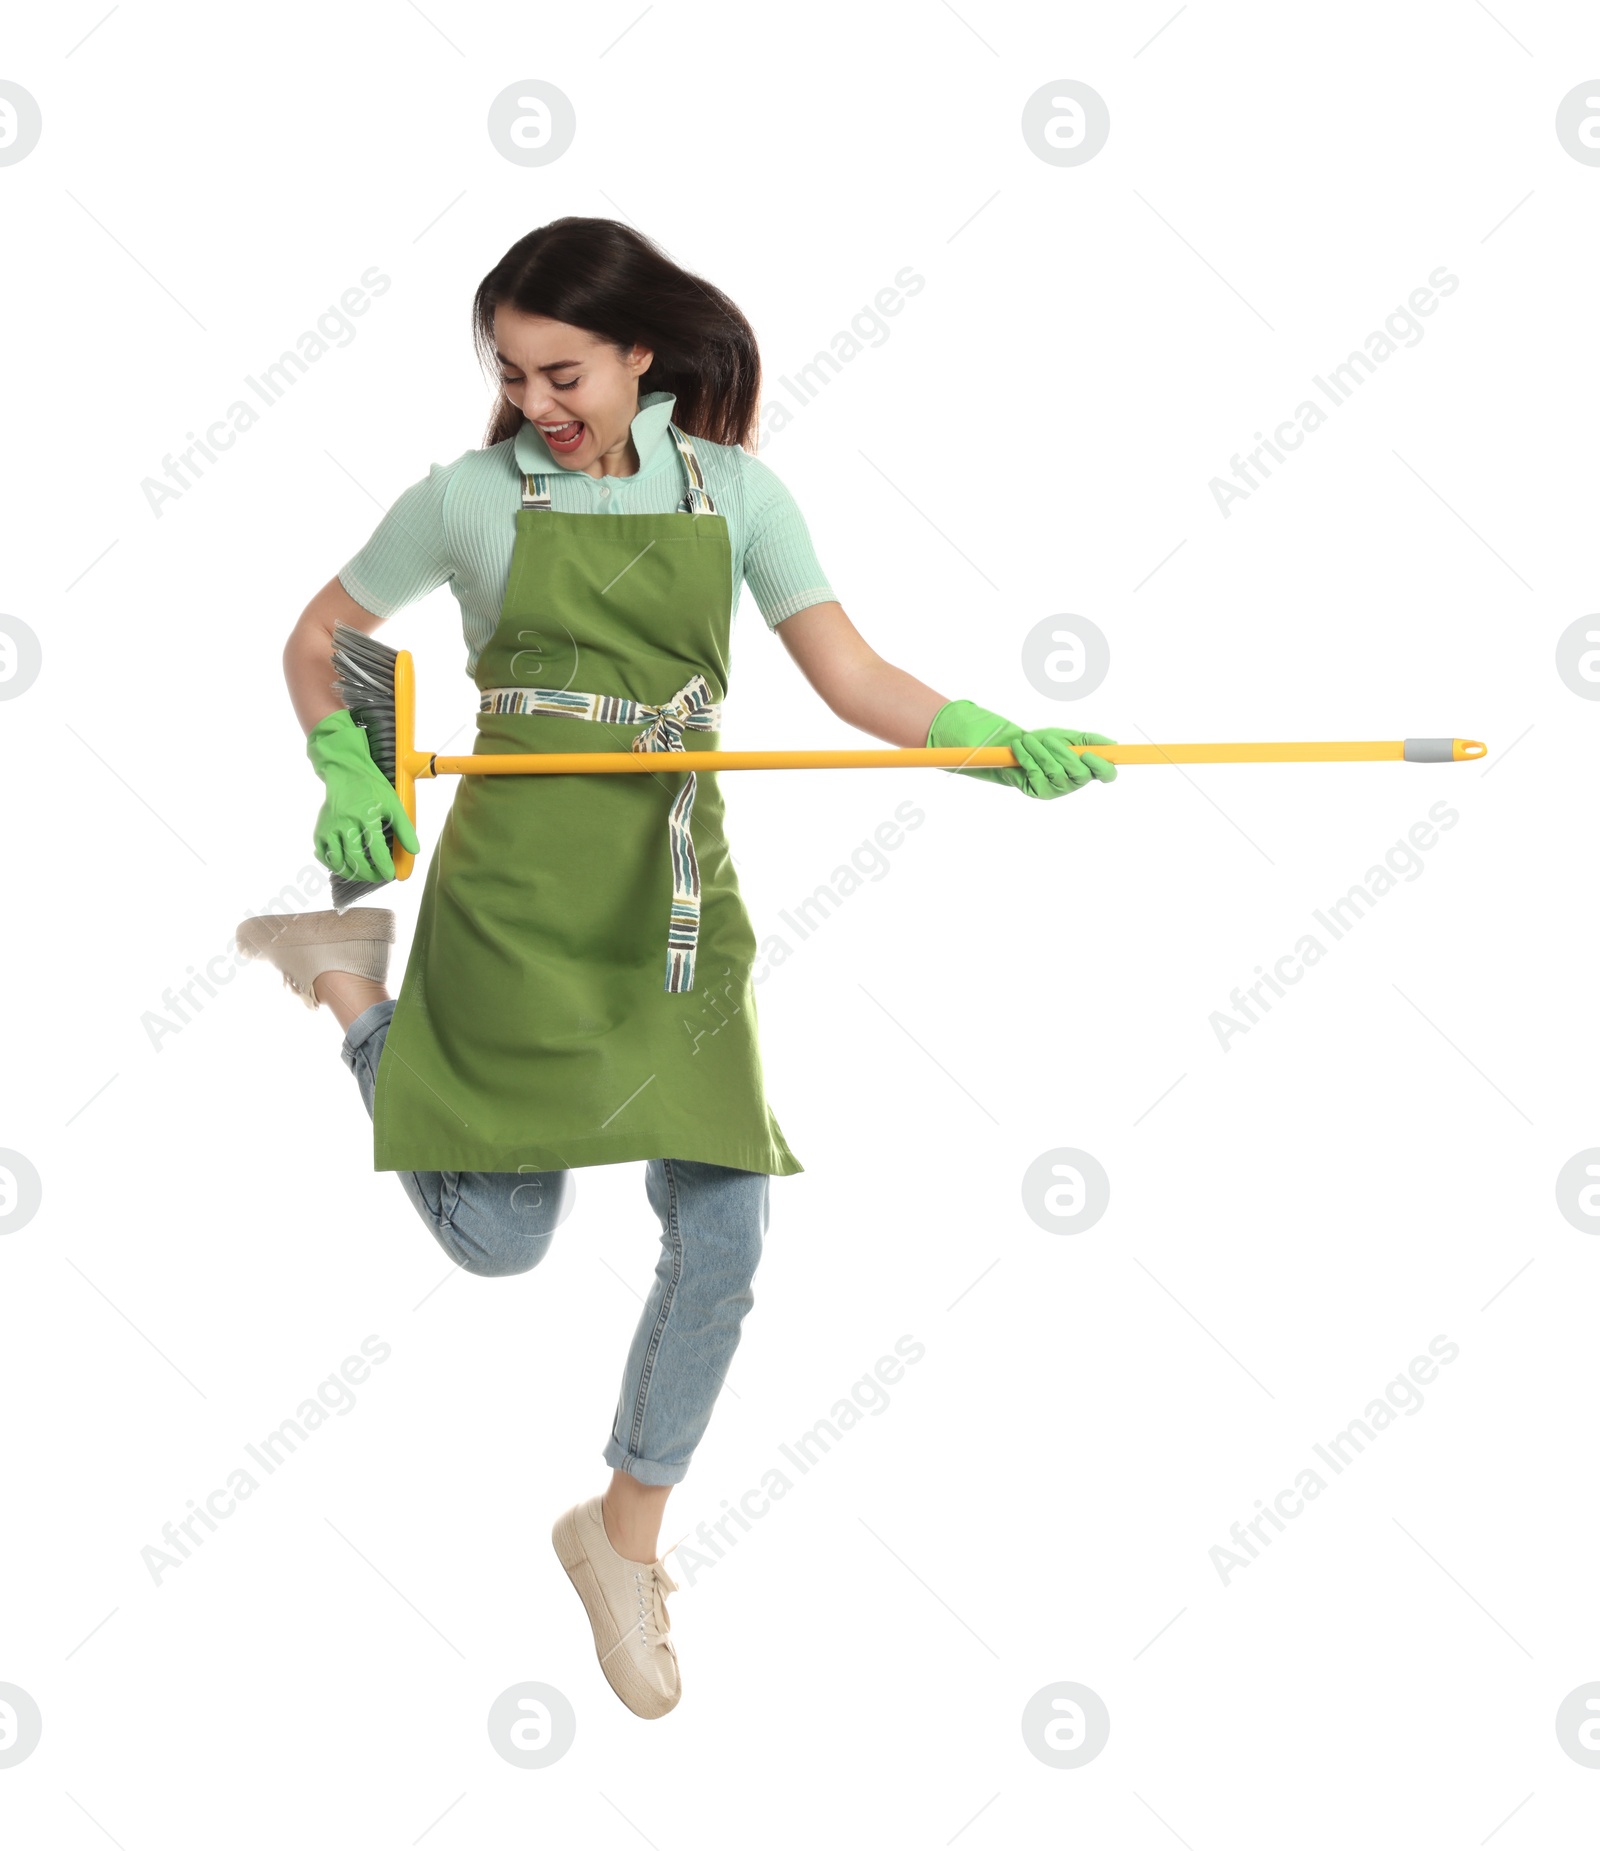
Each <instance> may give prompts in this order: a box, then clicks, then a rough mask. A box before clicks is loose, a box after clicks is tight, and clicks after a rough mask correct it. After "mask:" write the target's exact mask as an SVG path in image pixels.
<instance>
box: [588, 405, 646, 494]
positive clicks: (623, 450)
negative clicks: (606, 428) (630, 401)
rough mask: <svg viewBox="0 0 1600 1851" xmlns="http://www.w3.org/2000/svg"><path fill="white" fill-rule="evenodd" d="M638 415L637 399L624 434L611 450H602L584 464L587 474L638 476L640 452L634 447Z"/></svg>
mask: <svg viewBox="0 0 1600 1851" xmlns="http://www.w3.org/2000/svg"><path fill="white" fill-rule="evenodd" d="M638 415H639V406H638V402H637V401H635V403H634V407H633V410H632V411H631V412H630V413H629V415H628V424H627V427H626V429H624V431H623V433H622V436H621V437H620V438H619V439H618V441H617V442H616V443H614V444H613V445H612V446H611V448H610V449H609V450H602V451H601V452H600V454H599V455H598V456H597V457H596V458H595V459H594V461H593V462H592V463H586V464H585V465H584V470H583V473H584V474H585V475H588V476H636V475H637V474H638V473H639V452H638V451H637V450H635V449H634V447H633V420H634V419H635V418H636V417H637V416H638Z"/></svg>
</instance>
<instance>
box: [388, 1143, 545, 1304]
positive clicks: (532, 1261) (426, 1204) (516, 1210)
mask: <svg viewBox="0 0 1600 1851" xmlns="http://www.w3.org/2000/svg"><path fill="white" fill-rule="evenodd" d="M406 1184H407V1193H408V1194H409V1195H410V1196H411V1199H412V1202H413V1203H414V1205H415V1207H416V1209H417V1212H418V1214H419V1215H420V1216H421V1217H422V1219H423V1221H424V1222H425V1223H426V1225H427V1226H428V1228H429V1229H430V1231H431V1232H432V1234H433V1236H434V1238H435V1239H436V1240H437V1241H438V1243H439V1245H440V1246H441V1247H443V1249H444V1250H445V1252H446V1253H447V1254H449V1256H450V1258H451V1259H452V1260H454V1261H455V1263H456V1264H457V1265H458V1266H459V1267H461V1268H462V1270H463V1271H464V1272H469V1273H473V1274H475V1275H476V1276H477V1277H479V1278H483V1279H504V1278H509V1277H511V1276H512V1275H514V1274H516V1273H526V1272H531V1271H532V1270H533V1268H534V1267H535V1266H537V1265H538V1264H539V1262H540V1261H541V1260H542V1259H543V1258H544V1256H545V1255H546V1254H547V1253H548V1252H549V1251H550V1243H551V1241H552V1239H553V1238H554V1235H555V1230H556V1227H557V1225H558V1224H559V1223H560V1222H561V1221H562V1220H564V1219H565V1217H566V1212H567V1209H568V1208H569V1207H570V1205H571V1196H572V1183H571V1178H570V1176H569V1175H568V1173H567V1172H566V1171H564V1170H547V1171H540V1172H538V1173H537V1174H534V1175H524V1174H521V1173H519V1172H511V1173H509V1174H506V1173H502V1172H495V1173H489V1172H468V1171H452V1170H445V1171H435V1172H414V1173H411V1174H410V1175H409V1176H407V1177H406Z"/></svg>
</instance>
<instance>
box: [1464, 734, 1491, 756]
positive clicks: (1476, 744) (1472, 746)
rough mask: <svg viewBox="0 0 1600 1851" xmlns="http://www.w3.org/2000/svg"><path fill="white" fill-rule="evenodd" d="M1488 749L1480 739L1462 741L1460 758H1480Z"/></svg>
mask: <svg viewBox="0 0 1600 1851" xmlns="http://www.w3.org/2000/svg"><path fill="white" fill-rule="evenodd" d="M1488 750H1489V748H1488V747H1487V746H1486V745H1485V744H1484V743H1483V741H1482V740H1481V739H1463V740H1462V741H1461V751H1460V756H1461V757H1462V758H1482V757H1483V755H1484V754H1485V753H1486V752H1487V751H1488Z"/></svg>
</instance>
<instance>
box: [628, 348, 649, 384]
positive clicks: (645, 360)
mask: <svg viewBox="0 0 1600 1851" xmlns="http://www.w3.org/2000/svg"><path fill="white" fill-rule="evenodd" d="M654 364H655V354H654V352H653V351H652V350H651V349H650V348H648V347H640V346H639V345H638V344H637V343H635V345H634V348H633V354H632V357H631V358H630V359H629V361H628V371H629V372H630V373H632V374H633V376H634V377H635V378H636V379H637V378H639V377H640V376H641V375H642V374H644V373H648V372H649V371H650V368H651V367H652V366H653V365H654Z"/></svg>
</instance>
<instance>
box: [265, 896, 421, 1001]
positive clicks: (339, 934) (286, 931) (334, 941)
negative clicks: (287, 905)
mask: <svg viewBox="0 0 1600 1851" xmlns="http://www.w3.org/2000/svg"><path fill="white" fill-rule="evenodd" d="M233 937H234V943H235V944H237V945H238V947H239V955H240V956H241V957H246V958H264V959H265V960H266V961H267V963H269V964H271V965H273V966H274V967H275V968H276V969H277V970H280V971H282V972H283V981H284V983H285V985H286V986H287V987H288V988H289V989H291V990H293V991H294V993H295V995H296V996H298V997H299V998H300V1000H301V1002H303V1003H304V1004H305V1006H306V1007H307V1008H308V1009H320V1008H321V1007H322V1005H321V1004H320V1003H319V1002H318V1001H317V994H316V981H317V979H318V978H319V977H320V976H321V975H322V973H323V972H324V971H330V970H347V971H352V972H354V973H355V975H356V976H358V977H370V978H372V980H373V981H374V982H375V983H382V982H383V980H384V978H385V977H386V976H387V975H388V971H389V947H390V946H391V945H392V944H393V943H394V914H393V913H391V912H390V911H389V909H388V908H387V907H384V906H351V907H347V908H346V909H345V911H344V912H342V913H338V912H334V911H333V910H332V909H331V908H330V909H329V910H328V911H326V912H321V913H259V914H257V915H255V916H254V917H253V918H250V919H241V920H240V921H239V923H238V925H236V926H235V927H234V929H233Z"/></svg>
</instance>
